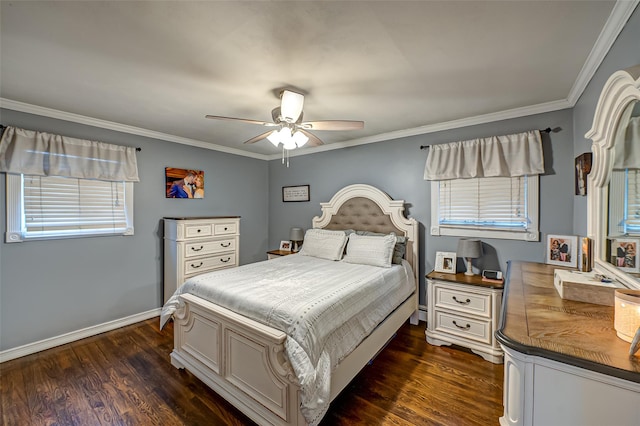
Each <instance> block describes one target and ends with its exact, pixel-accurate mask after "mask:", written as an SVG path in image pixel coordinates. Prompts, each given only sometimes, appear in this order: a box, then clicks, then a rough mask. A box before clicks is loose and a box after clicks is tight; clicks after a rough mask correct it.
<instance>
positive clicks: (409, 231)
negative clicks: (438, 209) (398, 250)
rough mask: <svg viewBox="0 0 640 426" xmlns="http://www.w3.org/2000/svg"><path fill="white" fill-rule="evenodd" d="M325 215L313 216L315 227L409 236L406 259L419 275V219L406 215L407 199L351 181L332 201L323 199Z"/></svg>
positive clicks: (416, 275)
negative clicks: (405, 204) (397, 198)
mask: <svg viewBox="0 0 640 426" xmlns="http://www.w3.org/2000/svg"><path fill="white" fill-rule="evenodd" d="M320 207H321V208H322V215H321V216H316V217H314V218H313V227H314V228H324V229H332V230H343V229H353V230H356V231H371V232H381V233H385V234H388V233H390V232H395V233H396V235H404V236H406V237H408V241H407V252H406V255H405V258H406V260H407V261H408V262H409V263H410V264H411V267H412V268H413V271H414V276H415V278H416V285H417V283H418V282H419V279H418V269H419V268H418V247H419V244H418V222H417V221H416V220H415V219H409V218H406V217H405V216H404V201H403V200H392V199H391V197H389V196H388V195H387V194H385V193H384V192H382V191H381V190H379V189H378V188H375V187H373V186H370V185H363V184H355V185H349V186H346V187H344V188H342V189H341V190H340V191H338V192H337V193H336V194H335V195H334V196H333V198H331V201H329V202H327V203H320Z"/></svg>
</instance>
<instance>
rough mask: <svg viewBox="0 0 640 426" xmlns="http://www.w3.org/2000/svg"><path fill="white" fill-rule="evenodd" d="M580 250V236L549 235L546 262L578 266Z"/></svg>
mask: <svg viewBox="0 0 640 426" xmlns="http://www.w3.org/2000/svg"><path fill="white" fill-rule="evenodd" d="M578 252H579V248H578V237H576V236H575V235H552V234H549V235H547V244H546V252H545V263H548V264H551V265H558V266H566V267H569V268H577V267H578Z"/></svg>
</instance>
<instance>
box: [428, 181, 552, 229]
mask: <svg viewBox="0 0 640 426" xmlns="http://www.w3.org/2000/svg"><path fill="white" fill-rule="evenodd" d="M538 182H539V179H538V175H534V176H520V177H491V178H473V179H451V180H442V181H432V182H431V234H432V235H452V236H464V237H485V238H502V239H512V240H524V241H538V240H539V238H540V237H539V231H538V229H539V228H538V197H539V190H538V186H539V185H538Z"/></svg>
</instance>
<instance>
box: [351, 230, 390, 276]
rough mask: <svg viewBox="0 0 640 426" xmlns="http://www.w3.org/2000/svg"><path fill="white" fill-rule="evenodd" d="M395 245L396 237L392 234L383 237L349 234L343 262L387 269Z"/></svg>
mask: <svg viewBox="0 0 640 426" xmlns="http://www.w3.org/2000/svg"><path fill="white" fill-rule="evenodd" d="M395 245H396V236H395V235H393V234H389V235H385V236H383V237H380V236H370V235H357V234H351V235H349V243H348V244H347V254H346V255H345V257H344V259H343V260H344V261H345V262H347V263H360V264H363V265H372V266H381V267H383V268H389V267H391V257H392V255H393V248H394V247H395Z"/></svg>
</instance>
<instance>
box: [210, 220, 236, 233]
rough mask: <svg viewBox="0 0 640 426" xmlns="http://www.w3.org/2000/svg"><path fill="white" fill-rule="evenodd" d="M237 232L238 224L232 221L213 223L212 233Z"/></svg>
mask: <svg viewBox="0 0 640 426" xmlns="http://www.w3.org/2000/svg"><path fill="white" fill-rule="evenodd" d="M237 232H238V226H237V224H236V223H234V222H228V223H216V224H214V225H213V233H214V235H231V234H235V233H237Z"/></svg>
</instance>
